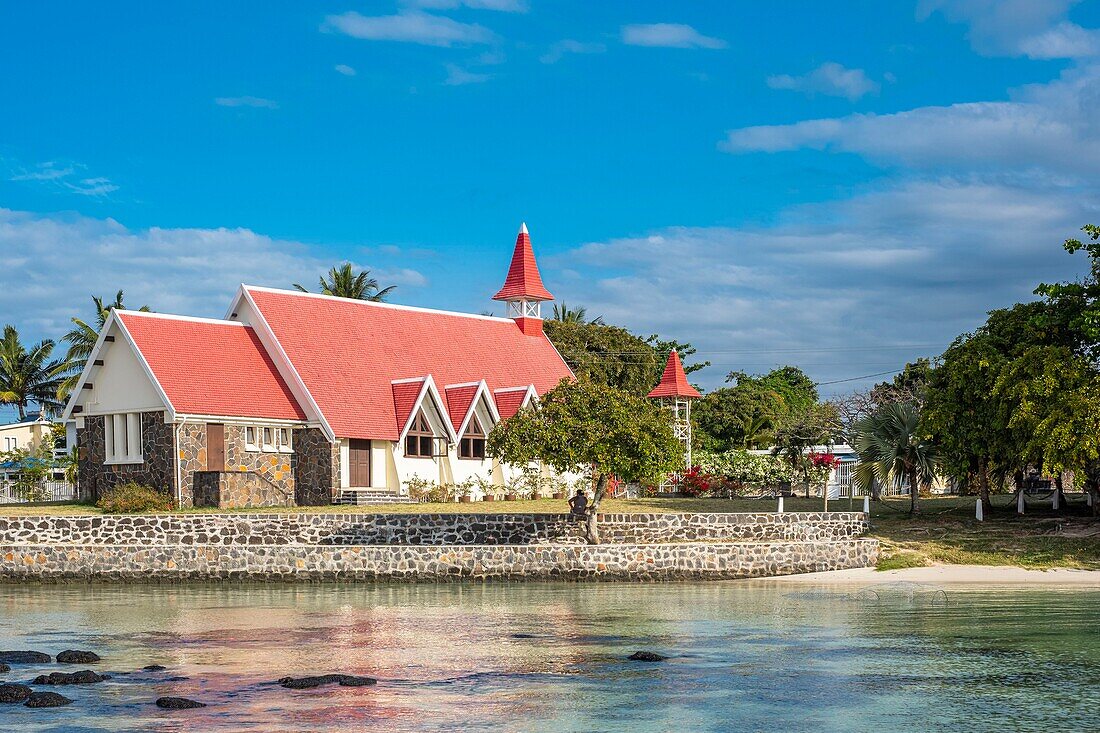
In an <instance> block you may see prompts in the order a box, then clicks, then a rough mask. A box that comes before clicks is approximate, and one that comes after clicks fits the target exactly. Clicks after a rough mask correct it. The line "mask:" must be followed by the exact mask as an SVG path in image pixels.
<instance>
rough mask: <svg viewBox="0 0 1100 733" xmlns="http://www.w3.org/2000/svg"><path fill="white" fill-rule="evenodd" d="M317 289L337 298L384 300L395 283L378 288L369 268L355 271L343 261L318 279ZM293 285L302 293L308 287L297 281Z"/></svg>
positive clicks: (306, 291) (394, 286)
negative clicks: (326, 277)
mask: <svg viewBox="0 0 1100 733" xmlns="http://www.w3.org/2000/svg"><path fill="white" fill-rule="evenodd" d="M318 283H319V290H318V292H320V293H321V294H322V295H333V296H336V297H338V298H351V299H353V300H373V301H384V300H385V299H386V296H388V295H389V294H390V293H392V292H393V289H394V288H396V287H397V286H396V285H390V286H389V287H386V288H382V289H381V290H379V289H378V281H377V280H376V279H374V278H373V277H371V276H370V270H363V271H362V272H358V273H357V272H355V270H354V268H352V265H351V263H350V262H345V263H344V264H342V265H340V266H339V267H333V268H332V269H330V270H329V271H328V279H327V280H326V279H325V278H324V276H322V277H320V278H319V279H318ZM294 287H295V288H297V289H298V290H301V291H302V292H303V293H308V292H309V289H308V288H306V287H305V286H303V285H299V284H298V283H294Z"/></svg>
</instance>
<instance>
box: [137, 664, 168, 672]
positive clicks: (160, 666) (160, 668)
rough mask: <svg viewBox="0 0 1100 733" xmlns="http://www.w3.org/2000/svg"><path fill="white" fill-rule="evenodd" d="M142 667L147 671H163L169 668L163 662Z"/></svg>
mask: <svg viewBox="0 0 1100 733" xmlns="http://www.w3.org/2000/svg"><path fill="white" fill-rule="evenodd" d="M142 669H143V670H145V671H146V672H163V671H164V670H166V669H168V668H167V667H165V666H164V665H163V664H148V665H146V666H144V667H142Z"/></svg>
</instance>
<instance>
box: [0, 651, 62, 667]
mask: <svg viewBox="0 0 1100 733" xmlns="http://www.w3.org/2000/svg"><path fill="white" fill-rule="evenodd" d="M52 661H53V657H51V656H50V655H49V654H43V653H42V652H0V662H7V663H8V664H44V663H47V662H52Z"/></svg>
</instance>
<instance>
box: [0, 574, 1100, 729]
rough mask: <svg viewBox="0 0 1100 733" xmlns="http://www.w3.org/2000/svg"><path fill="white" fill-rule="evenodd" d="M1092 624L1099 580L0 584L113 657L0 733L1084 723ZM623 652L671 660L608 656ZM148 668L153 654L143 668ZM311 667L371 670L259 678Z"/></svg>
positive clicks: (43, 621)
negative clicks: (94, 679) (170, 707)
mask: <svg viewBox="0 0 1100 733" xmlns="http://www.w3.org/2000/svg"><path fill="white" fill-rule="evenodd" d="M1098 628H1100V590H1072V589H1062V590H1059V589H1035V590H1028V589H1007V588H988V587H980V586H975V587H957V586H951V587H948V588H947V589H946V592H937V591H935V589H932V588H929V587H922V586H899V585H882V586H877V587H874V588H873V589H872V590H871V591H867V590H864V591H860V590H859V589H858V588H856V587H854V586H853V587H846V586H828V587H826V586H820V587H819V586H814V585H805V584H798V585H792V584H781V583H778V582H774V581H773V582H769V581H754V582H729V583H709V584H681V585H672V584H670V585H600V584H591V585H580V584H561V585H557V584H529V585H423V586H393V585H387V586H377V585H374V586H372V585H295V586H278V585H263V586H259V585H193V586H180V587H157V586H136V587H127V586H93V587H82V586H73V587H53V586H37V587H36V586H20V587H11V586H0V649H36V650H42V651H47V652H51V653H56V652H58V651H60V650H63V649H69V648H75V649H90V650H92V651H96V652H98V653H99V654H100V655H101V656H102V657H103V658H104V659H103V662H102V663H101V664H99V665H97V667H96V668H97V669H98V670H99V671H101V672H107V671H109V672H114V673H125V672H130V674H116V676H115V677H114V678H113V679H111V680H110V681H107V682H103V683H100V684H95V685H84V686H78V687H65V688H59V691H60V692H62V693H63V694H65V695H67V696H68V697H71V698H73V699H74V700H75V702H74V704H73V705H71V706H69V707H66V708H58V709H40V710H32V709H26V708H23V707H22V706H20V705H0V730H4V731H46V730H50V731H57V730H71V731H99V730H102V731H137V730H143V731H144V730H157V731H166V732H167V731H196V732H197V731H217V730H232V731H314V730H317V731H320V730H379V731H535V732H538V731H616V732H619V731H633V732H639V733H650V732H652V731H768V732H769V733H771V732H774V731H814V732H815V733H819V732H822V731H838V732H839V731H843V732H845V733H858V732H860V731H868V732H870V731H875V732H877V733H888V732H891V731H952V732H953V733H958V732H959V731H963V732H964V733H979V732H982V731H998V732H1000V731H1042V733H1051V732H1053V731H1057V732H1062V731H1087V730H1098V729H1100V712H1098V710H1100V708H1098V704H1100V686H1098V680H1100V641H1098V634H1097V629H1098ZM639 649H651V650H655V651H659V652H662V653H666V654H670V655H673V658H672V659H670V660H669V661H667V662H663V663H657V664H653V663H640V662H629V661H626V660H625V657H626V656H627V655H629V654H630V653H632V652H634V651H636V650H639ZM154 663H156V664H163V665H166V666H168V667H169V670H168V671H167V672H162V673H147V672H136V670H139V669H140V668H141V667H142V666H144V665H147V664H154ZM57 669H59V667H58V665H53V666H52V669H51V668H50V667H49V666H48V665H47V666H37V667H33V666H32V667H27V666H18V667H15V668H14V669H13V670H12V671H11V672H9V673H7V674H2V675H0V678H3V679H5V680H14V681H26V680H29V679H30V678H31V677H33V676H35V675H37V674H39V673H40V672H43V671H56V670H57ZM324 672H348V673H358V674H366V675H370V676H373V677H377V678H378V679H379V684H378V685H377V686H376V687H367V688H340V687H329V688H322V689H320V690H306V691H290V690H284V689H282V688H280V687H278V686H275V685H272V684H271V682H272V681H273V680H275V679H277V678H279V677H281V676H284V675H300V674H308V673H324ZM169 678H177V679H175V680H170V679H169ZM162 695H178V696H185V697H192V698H195V699H198V700H201V701H203V702H206V703H208V704H209V707H207V708H204V709H201V710H189V711H162V710H159V709H158V708H156V707H155V706H153V705H152V702H153V701H154V700H155V699H156V698H157V697H159V696H162Z"/></svg>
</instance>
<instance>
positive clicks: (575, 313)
mask: <svg viewBox="0 0 1100 733" xmlns="http://www.w3.org/2000/svg"><path fill="white" fill-rule="evenodd" d="M554 320H555V321H561V322H562V323H590V324H592V325H594V326H602V325H603V316H596V317H595V318H593V319H592V320H591V321H590V320H588V310H587V309H586V308H585V307H584V306H578V307H576V308H570V307H569V306H568V305H566V303H565V301H564V300H563V301H562V302H561V304H560V305H559V304H558V303H554Z"/></svg>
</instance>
